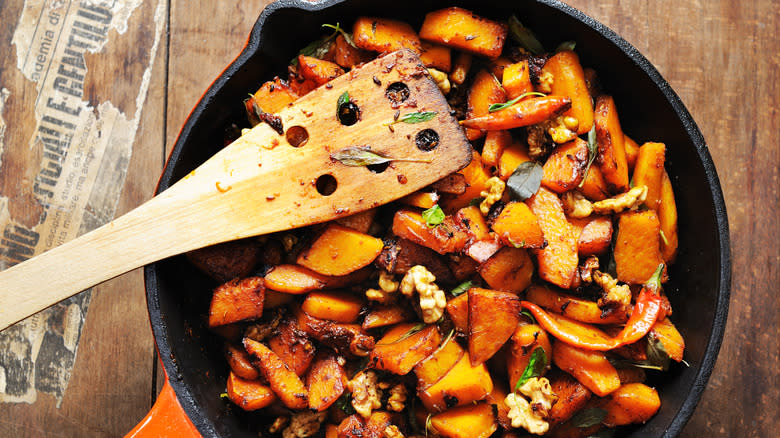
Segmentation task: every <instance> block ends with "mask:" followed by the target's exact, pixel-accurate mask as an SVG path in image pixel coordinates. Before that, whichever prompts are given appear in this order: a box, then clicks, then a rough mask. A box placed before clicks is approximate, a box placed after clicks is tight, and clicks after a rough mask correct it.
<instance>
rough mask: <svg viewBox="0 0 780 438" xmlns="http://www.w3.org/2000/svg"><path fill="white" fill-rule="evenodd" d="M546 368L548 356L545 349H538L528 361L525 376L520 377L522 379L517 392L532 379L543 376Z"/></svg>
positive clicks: (516, 387)
mask: <svg viewBox="0 0 780 438" xmlns="http://www.w3.org/2000/svg"><path fill="white" fill-rule="evenodd" d="M546 367H547V354H546V353H545V352H544V348H542V347H537V348H536V349H535V350H534V351H533V353H531V359H530V360H529V361H528V365H526V366H525V369H524V370H523V374H521V375H520V379H519V380H518V381H517V384H516V385H515V391H517V390H518V389H520V387H521V386H523V385H524V384H525V382H527V381H529V380H530V379H533V378H534V377H539V376H541V375H542V373H543V372H544V369H545V368H546Z"/></svg>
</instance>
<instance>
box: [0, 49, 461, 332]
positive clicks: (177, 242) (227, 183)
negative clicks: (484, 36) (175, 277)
mask: <svg viewBox="0 0 780 438" xmlns="http://www.w3.org/2000/svg"><path fill="white" fill-rule="evenodd" d="M277 115H278V117H279V120H278V121H277V123H273V122H272V123H270V124H269V123H261V124H259V125H257V126H256V127H254V128H252V130H250V131H249V132H246V133H245V134H244V135H242V136H241V138H239V139H238V140H236V141H235V142H233V143H232V144H231V145H229V146H228V147H226V148H225V149H223V150H222V151H220V152H219V153H217V154H216V155H214V156H213V157H212V158H211V159H209V160H208V161H206V162H205V163H204V164H202V165H201V166H200V167H198V168H197V169H195V170H194V171H193V172H192V173H190V174H189V175H187V176H186V177H185V178H183V179H182V180H181V181H179V182H177V183H176V184H174V185H173V186H171V187H170V188H169V189H168V190H165V191H164V192H163V193H161V194H159V195H158V196H157V197H155V198H153V199H151V200H150V201H148V202H146V203H145V204H143V205H141V206H140V207H138V208H136V209H135V210H133V211H131V212H129V213H127V214H126V215H124V216H122V217H119V218H117V219H116V220H114V221H113V222H110V223H108V224H106V225H104V226H102V227H100V228H98V229H96V230H94V231H92V232H90V233H87V234H85V235H83V236H81V237H79V238H77V239H75V240H72V241H70V242H67V243H65V244H63V245H61V246H59V247H56V248H53V249H51V250H49V251H47V252H45V253H43V254H41V255H39V256H37V257H35V258H32V259H30V260H28V261H25V262H23V263H20V264H18V265H15V266H13V267H11V268H9V269H7V270H5V271H3V272H2V273H0V329H3V328H6V327H8V326H9V325H11V324H13V323H15V322H17V321H19V320H21V319H24V318H26V317H28V316H30V315H32V314H33V313H35V312H38V311H40V310H42V309H44V308H46V307H48V306H50V305H52V304H55V303H57V302H59V301H61V300H63V299H65V298H67V297H69V296H71V295H73V294H75V293H77V292H79V291H81V290H84V289H86V288H88V287H90V286H93V285H95V284H98V283H100V282H103V281H105V280H108V279H110V278H113V277H115V276H117V275H119V274H122V273H124V272H127V271H129V270H131V269H134V268H137V267H140V266H143V265H145V264H148V263H152V262H154V261H157V260H161V259H163V258H166V257H170V256H173V255H176V254H181V253H183V252H186V251H189V250H193V249H197V248H201V247H204V246H208V245H212V244H216V243H220V242H225V241H229V240H235V239H239V238H244V237H249V236H254V235H260V234H266V233H271V232H275V231H281V230H286V229H291V228H296V227H301V226H304V225H309V224H315V223H319V222H324V221H327V220H330V219H334V218H338V217H343V216H348V215H350V214H353V213H358V212H360V211H363V210H366V209H369V208H372V207H376V206H378V205H381V204H385V203H387V202H390V201H393V200H395V199H398V198H400V197H402V196H404V195H406V194H408V193H410V192H413V191H415V190H418V189H420V188H422V187H425V186H427V185H429V184H431V183H433V182H434V181H436V180H438V179H440V178H442V177H443V176H445V175H447V174H450V173H452V172H455V171H457V170H459V169H461V168H462V167H464V166H466V165H467V164H468V163H469V161H470V160H471V148H470V146H469V144H468V141H467V140H466V138H465V136H464V134H463V132H462V129H461V128H460V127H459V126H458V122H457V121H456V120H455V119H454V118H453V117H452V116H451V114H450V108H449V106H448V105H447V102H446V100H445V99H444V96H442V94H441V92H440V91H439V89H438V87H437V85H436V84H435V83H434V82H433V81H432V80H431V79H430V77H429V76H428V75H427V71H426V69H425V67H424V66H423V65H422V64H421V63H420V60H419V59H418V58H417V56H416V55H415V54H414V53H412V52H410V51H399V52H394V53H391V54H388V55H385V56H383V57H381V58H378V59H376V60H374V61H372V62H370V63H368V64H366V65H364V66H362V67H360V68H357V69H354V70H352V71H350V72H349V73H347V74H344V75H342V76H340V77H338V78H336V79H334V80H333V81H331V82H330V83H328V84H326V85H324V86H322V87H319V88H318V89H316V90H314V91H312V92H310V93H309V94H307V95H306V96H304V97H302V98H301V99H299V100H297V101H296V102H294V103H293V104H292V105H290V106H288V107H287V108H285V109H284V110H282V111H281V112H279V113H278V114H277ZM272 125H273V126H274V127H272ZM277 131H278V132H277Z"/></svg>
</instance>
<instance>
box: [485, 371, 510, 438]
mask: <svg viewBox="0 0 780 438" xmlns="http://www.w3.org/2000/svg"><path fill="white" fill-rule="evenodd" d="M507 395H509V391H508V390H507V388H506V385H504V384H503V382H501V383H500V382H494V384H493V390H492V391H490V394H488V396H487V398H486V399H485V401H486V402H487V403H488V404H490V405H493V406H495V407H496V412H495V414H496V421H498V424H499V425H500V426H501V427H502V428H504V429H505V430H511V429H512V420H511V419H510V418H509V405H507V404H506V396H507Z"/></svg>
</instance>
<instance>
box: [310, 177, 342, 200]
mask: <svg viewBox="0 0 780 438" xmlns="http://www.w3.org/2000/svg"><path fill="white" fill-rule="evenodd" d="M315 186H316V187H317V193H319V194H320V195H322V196H330V195H332V194H333V192H335V191H336V187H338V183H337V182H336V178H334V177H333V175H331V174H329V173H326V174H325V175H321V176H320V177H319V178H317V183H316V184H315Z"/></svg>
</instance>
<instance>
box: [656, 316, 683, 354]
mask: <svg viewBox="0 0 780 438" xmlns="http://www.w3.org/2000/svg"><path fill="white" fill-rule="evenodd" d="M648 336H649V337H650V338H652V339H654V340H657V341H658V342H660V343H661V345H663V346H664V351H666V354H668V355H669V357H670V358H671V359H672V360H674V361H676V362H680V361H682V359H683V353H684V352H685V339H683V337H682V335H681V334H680V332H679V331H678V330H677V327H675V326H674V324H673V323H672V321H671V320H669V318H664V319H661V320H658V321H656V322H655V324H654V325H653V328H652V329H650V333H648Z"/></svg>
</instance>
